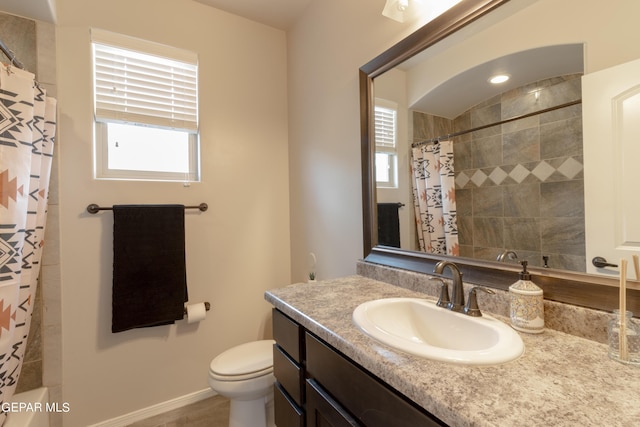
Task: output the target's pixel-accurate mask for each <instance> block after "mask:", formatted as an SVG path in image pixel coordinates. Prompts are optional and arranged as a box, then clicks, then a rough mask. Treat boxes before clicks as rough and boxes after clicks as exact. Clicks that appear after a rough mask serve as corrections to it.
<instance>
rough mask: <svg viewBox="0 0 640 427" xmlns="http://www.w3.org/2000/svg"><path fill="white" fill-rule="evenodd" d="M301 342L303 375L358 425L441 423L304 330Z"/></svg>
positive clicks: (383, 426) (433, 426) (397, 426)
mask: <svg viewBox="0 0 640 427" xmlns="http://www.w3.org/2000/svg"><path fill="white" fill-rule="evenodd" d="M305 342H306V357H307V359H306V360H307V365H306V369H307V377H310V378H313V379H315V380H316V381H317V382H318V383H319V384H320V385H321V387H322V388H323V389H324V390H326V391H327V392H328V393H329V394H330V395H331V396H332V397H333V399H335V400H336V401H338V402H340V404H341V405H342V407H343V408H345V409H346V410H347V411H348V412H349V413H350V414H352V415H353V417H354V418H355V419H357V420H358V422H359V423H360V424H362V425H364V426H368V427H406V426H411V427H420V426H425V427H436V426H444V425H445V424H444V423H442V422H441V421H440V420H438V419H437V418H435V417H433V416H432V415H430V414H428V413H427V412H426V411H424V410H423V409H421V408H418V407H416V406H415V405H414V404H412V403H410V402H409V401H408V400H407V399H406V398H404V397H403V396H401V395H400V394H399V393H398V392H397V391H395V390H393V389H391V388H389V387H388V386H387V385H385V384H383V383H382V382H380V381H379V380H377V379H376V378H375V377H373V376H372V375H370V374H369V373H367V372H365V371H364V370H363V369H362V368H361V367H359V366H358V365H356V364H355V363H353V362H352V361H350V360H349V359H347V358H345V357H343V356H342V355H340V354H338V353H337V352H336V351H335V350H333V349H332V348H331V347H329V346H327V345H326V344H325V343H323V342H321V341H320V340H318V339H317V338H315V337H314V336H312V335H310V334H308V333H307V334H306V337H305Z"/></svg>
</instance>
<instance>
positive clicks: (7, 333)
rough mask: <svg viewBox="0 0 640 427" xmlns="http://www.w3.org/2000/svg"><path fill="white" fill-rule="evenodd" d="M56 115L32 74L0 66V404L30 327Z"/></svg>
mask: <svg viewBox="0 0 640 427" xmlns="http://www.w3.org/2000/svg"><path fill="white" fill-rule="evenodd" d="M55 115H56V100H55V99H53V98H48V97H47V96H46V93H45V91H44V90H43V89H41V88H40V87H39V86H38V85H37V84H36V83H35V81H34V76H33V74H31V73H29V72H27V71H24V70H20V69H16V68H15V67H13V68H12V67H8V68H7V67H6V66H4V65H2V66H1V67H0V196H1V197H0V405H1V403H4V402H9V401H10V400H11V397H12V396H13V393H14V392H15V388H16V384H17V381H18V376H19V375H20V369H21V368H22V359H23V356H24V352H25V347H26V345H27V335H28V333H29V327H30V325H31V314H32V312H33V302H34V298H35V293H36V286H37V280H38V274H39V272H40V259H41V255H42V246H43V241H44V227H45V222H46V209H47V196H48V188H49V176H50V172H51V164H52V159H53V143H54V134H55V126H56V116H55ZM0 408H4V406H0ZM5 416H6V414H5V413H4V412H2V413H0V424H2V423H4V418H5Z"/></svg>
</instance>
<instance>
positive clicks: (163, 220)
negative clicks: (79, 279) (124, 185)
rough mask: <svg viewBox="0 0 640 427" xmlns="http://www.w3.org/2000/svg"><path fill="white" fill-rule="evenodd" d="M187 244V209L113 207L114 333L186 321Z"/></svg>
mask: <svg viewBox="0 0 640 427" xmlns="http://www.w3.org/2000/svg"><path fill="white" fill-rule="evenodd" d="M184 244H185V236H184V206H183V205H119V206H118V205H116V206H114V207H113V303H112V321H111V331H112V332H121V331H126V330H128V329H132V328H142V327H148V326H158V325H166V324H170V323H174V321H176V320H180V319H182V318H183V317H184V303H185V302H186V301H187V300H188V295H187V274H186V265H185V249H184Z"/></svg>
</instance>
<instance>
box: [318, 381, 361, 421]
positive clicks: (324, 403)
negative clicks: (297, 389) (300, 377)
mask: <svg viewBox="0 0 640 427" xmlns="http://www.w3.org/2000/svg"><path fill="white" fill-rule="evenodd" d="M306 389H307V427H326V426H330V427H361V425H360V424H359V423H358V421H356V420H355V419H354V418H353V417H352V416H351V414H349V413H348V412H347V411H346V410H345V409H344V408H343V407H342V406H341V405H340V404H339V403H338V402H336V401H335V400H333V398H332V397H331V396H330V395H329V394H328V393H327V392H326V391H324V390H323V389H322V387H321V386H320V385H319V384H318V383H317V382H316V381H315V380H312V379H310V380H307V387H306Z"/></svg>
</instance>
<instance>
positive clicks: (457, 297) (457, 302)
mask: <svg viewBox="0 0 640 427" xmlns="http://www.w3.org/2000/svg"><path fill="white" fill-rule="evenodd" d="M445 267H449V269H450V270H451V274H452V283H453V289H452V291H451V301H450V302H449V303H448V304H447V308H448V309H449V310H453V311H463V310H464V289H463V288H462V273H461V272H460V270H459V269H458V266H457V265H455V264H454V263H452V262H450V261H440V262H439V263H437V264H436V266H435V268H434V269H433V272H434V273H435V274H442V272H443V271H444V269H445Z"/></svg>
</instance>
